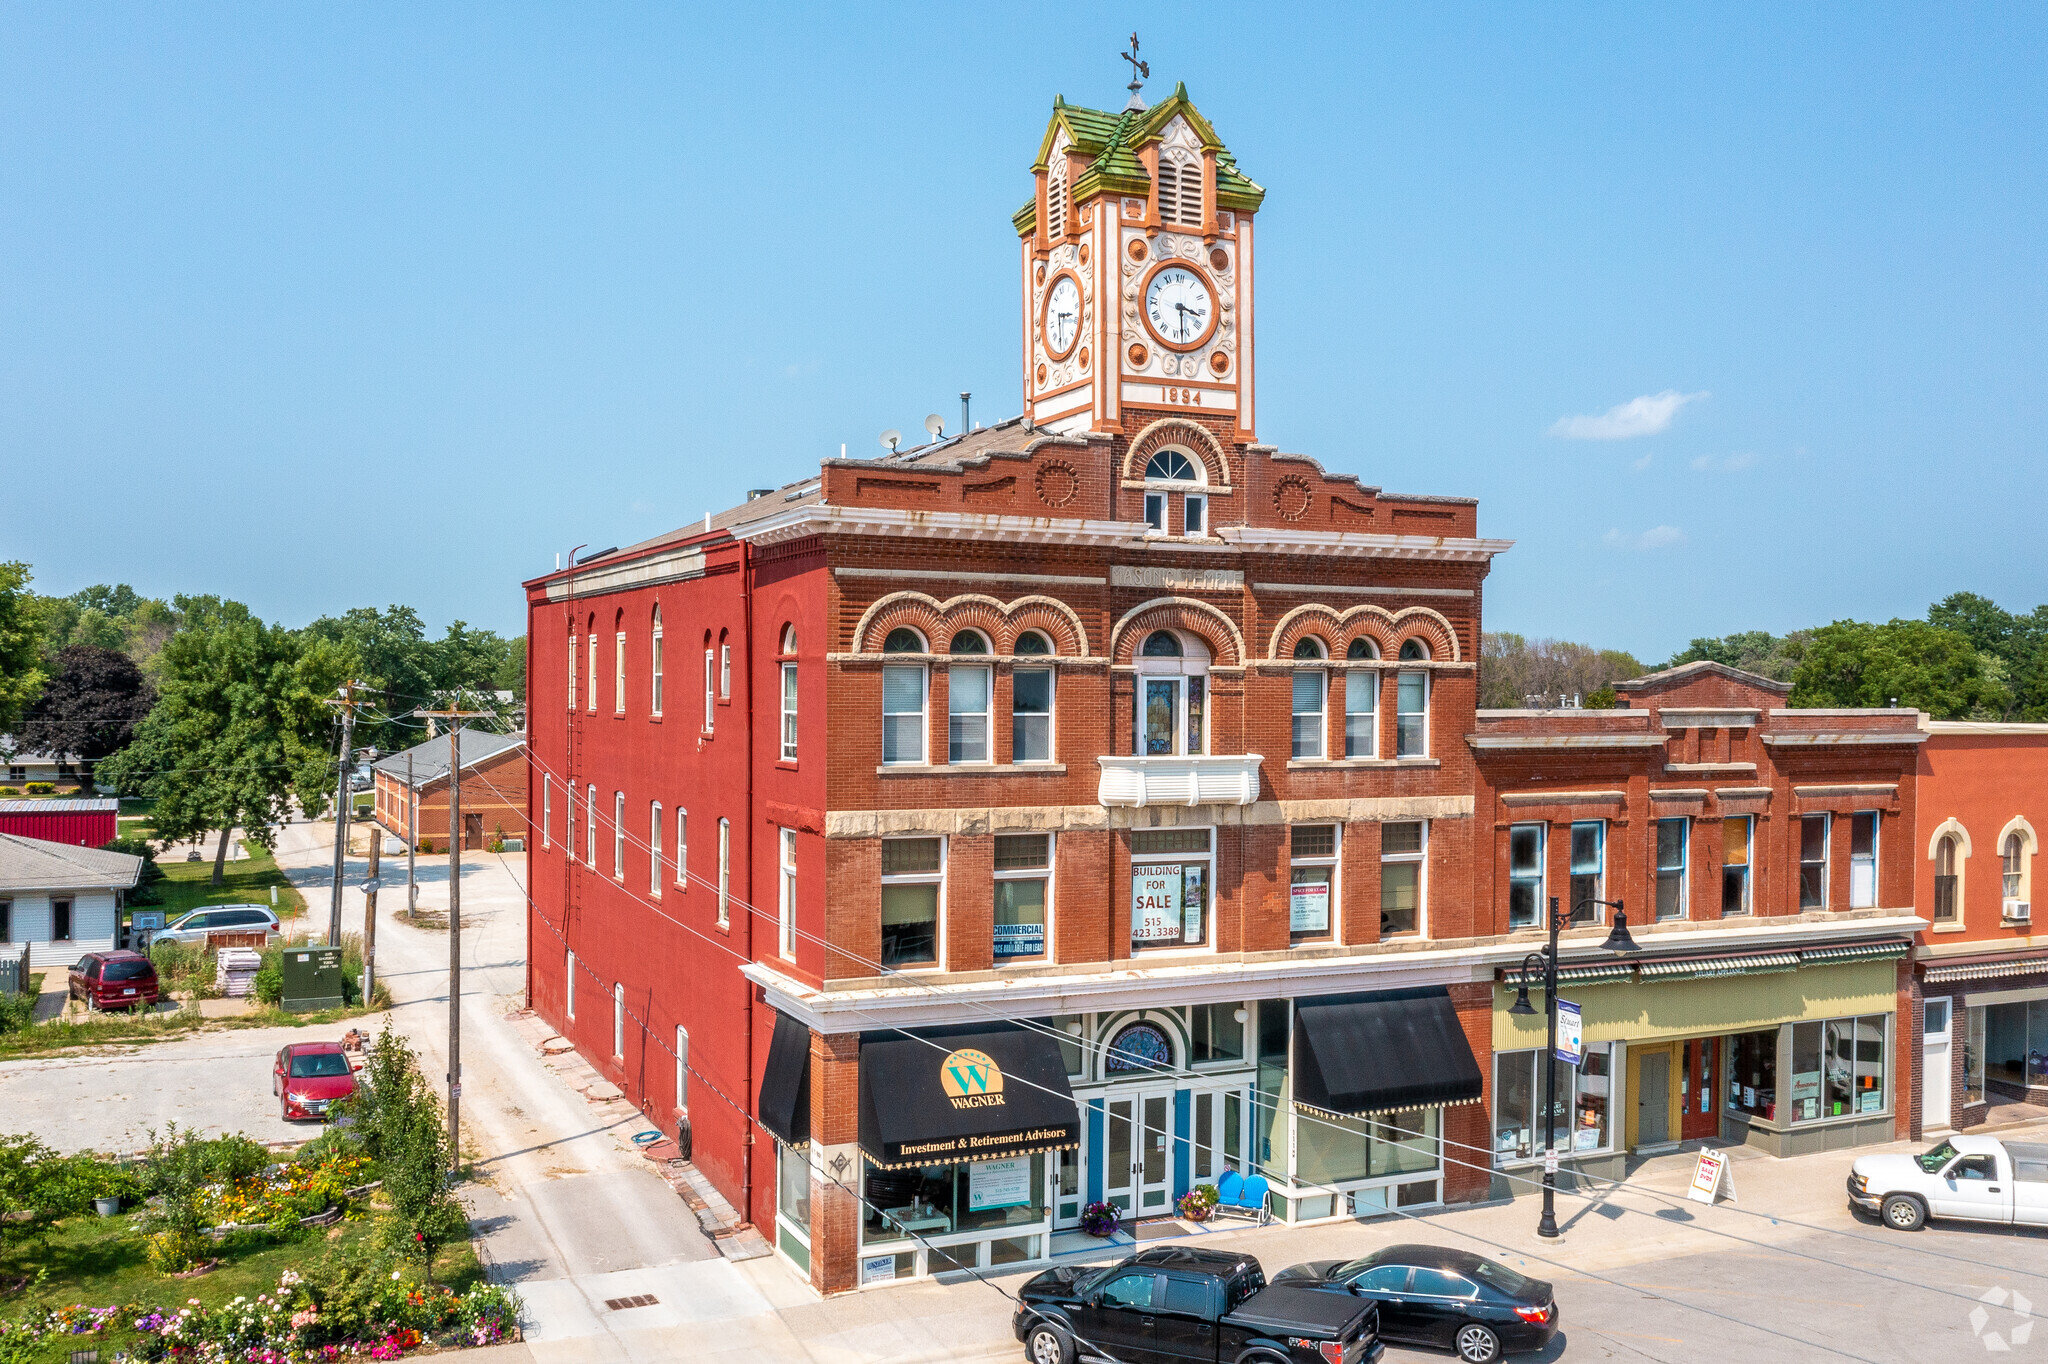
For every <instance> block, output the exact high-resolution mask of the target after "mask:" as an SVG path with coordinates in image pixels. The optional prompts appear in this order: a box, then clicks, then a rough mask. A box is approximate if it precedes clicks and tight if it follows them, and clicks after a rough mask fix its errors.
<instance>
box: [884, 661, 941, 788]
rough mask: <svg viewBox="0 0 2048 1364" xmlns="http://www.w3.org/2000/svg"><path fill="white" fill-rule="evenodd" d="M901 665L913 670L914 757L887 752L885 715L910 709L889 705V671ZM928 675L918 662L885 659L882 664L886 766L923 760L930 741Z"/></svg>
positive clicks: (930, 703) (907, 765)
mask: <svg viewBox="0 0 2048 1364" xmlns="http://www.w3.org/2000/svg"><path fill="white" fill-rule="evenodd" d="M898 669H901V670H903V671H906V672H915V673H916V674H917V689H918V702H917V710H916V711H915V712H914V713H915V714H916V716H917V737H918V743H917V756H916V757H914V758H905V757H901V756H898V757H894V758H891V757H890V756H889V718H890V717H891V716H898V715H910V714H913V712H911V711H907V710H898V711H892V710H890V709H889V674H890V672H892V671H894V670H898ZM931 712H932V679H931V670H930V669H929V668H927V667H926V666H925V665H924V664H922V663H889V664H884V665H883V667H882V762H883V763H884V764H885V765H887V766H890V767H919V766H922V765H923V764H924V762H925V759H926V756H927V753H928V751H929V749H930V747H931V742H932V716H931Z"/></svg>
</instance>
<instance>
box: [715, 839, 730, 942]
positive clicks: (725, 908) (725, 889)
mask: <svg viewBox="0 0 2048 1364" xmlns="http://www.w3.org/2000/svg"><path fill="white" fill-rule="evenodd" d="M718 926H719V927H720V928H730V927H732V821H731V820H729V819H721V820H719V821H718Z"/></svg>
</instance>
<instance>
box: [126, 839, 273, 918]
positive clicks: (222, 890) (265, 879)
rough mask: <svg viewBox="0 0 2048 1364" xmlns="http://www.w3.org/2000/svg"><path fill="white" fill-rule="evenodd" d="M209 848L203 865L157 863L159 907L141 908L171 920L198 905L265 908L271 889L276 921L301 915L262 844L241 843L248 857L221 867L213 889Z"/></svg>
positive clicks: (211, 859) (210, 847)
mask: <svg viewBox="0 0 2048 1364" xmlns="http://www.w3.org/2000/svg"><path fill="white" fill-rule="evenodd" d="M123 832H124V833H129V834H131V835H139V836H141V837H150V836H152V835H153V833H154V831H153V830H147V831H145V830H143V829H141V828H139V827H138V829H136V830H124V831H123ZM215 837H216V838H218V837H219V835H217V834H216V835H215ZM212 846H213V844H212V840H209V841H208V843H207V848H208V853H207V857H206V860H205V861H203V862H165V863H159V864H158V865H160V866H161V867H162V868H163V871H164V879H163V880H161V881H159V882H157V884H156V892H157V895H158V897H159V903H157V904H155V905H146V906H144V908H146V909H162V910H164V911H165V912H166V913H167V914H169V916H170V917H171V918H173V919H175V918H177V917H178V916H179V915H180V914H183V913H184V912H185V911H187V910H191V909H197V908H199V907H200V906H201V905H230V904H247V905H262V906H264V907H265V908H268V907H269V905H270V890H271V887H273V886H275V887H276V888H277V917H278V918H280V919H294V918H298V917H300V916H302V915H303V914H305V912H306V897H305V896H303V895H301V894H299V892H298V891H297V890H296V889H294V888H293V886H292V884H291V882H290V881H288V880H286V879H285V874H284V873H283V872H282V871H280V870H279V869H278V865H277V859H276V858H274V857H272V856H271V855H270V852H269V850H268V849H266V848H265V847H264V846H263V845H262V844H260V843H257V842H255V841H254V840H245V841H244V842H243V844H242V846H243V847H245V848H247V849H248V851H249V855H248V856H247V857H246V858H243V859H242V860H240V861H231V862H228V863H227V864H226V865H224V866H223V867H222V868H221V883H220V884H219V885H217V886H216V885H215V884H213V856H212V852H211V849H212Z"/></svg>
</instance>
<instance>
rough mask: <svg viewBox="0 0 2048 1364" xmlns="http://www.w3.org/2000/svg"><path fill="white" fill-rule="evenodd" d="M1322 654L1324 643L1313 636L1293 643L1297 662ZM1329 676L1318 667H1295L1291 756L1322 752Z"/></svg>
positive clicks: (1308, 755) (1327, 720)
mask: <svg viewBox="0 0 2048 1364" xmlns="http://www.w3.org/2000/svg"><path fill="white" fill-rule="evenodd" d="M1323 656H1324V655H1323V646H1322V645H1321V643H1319V642H1318V641H1316V640H1314V639H1304V640H1302V641H1301V642H1299V643H1298V644H1296V645H1295V646H1294V657H1295V661H1296V663H1297V664H1299V663H1301V662H1302V661H1304V660H1310V659H1321V658H1322V657H1323ZM1329 677H1330V675H1329V674H1328V673H1326V672H1324V671H1323V670H1322V669H1320V668H1304V667H1299V666H1297V667H1296V668H1295V670H1294V756H1295V757H1297V758H1320V757H1322V756H1323V743H1324V735H1325V734H1327V733H1328V732H1329V718H1328V714H1327V712H1326V711H1325V709H1324V702H1325V698H1326V697H1327V696H1328V694H1329V686H1328V683H1329Z"/></svg>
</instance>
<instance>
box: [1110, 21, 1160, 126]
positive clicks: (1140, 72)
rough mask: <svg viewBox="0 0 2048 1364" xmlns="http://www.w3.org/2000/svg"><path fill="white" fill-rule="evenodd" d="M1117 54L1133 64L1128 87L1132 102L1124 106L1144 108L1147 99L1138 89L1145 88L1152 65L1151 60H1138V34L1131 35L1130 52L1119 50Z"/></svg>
mask: <svg viewBox="0 0 2048 1364" xmlns="http://www.w3.org/2000/svg"><path fill="white" fill-rule="evenodd" d="M1117 55H1118V56H1119V57H1122V58H1123V59H1124V60H1125V61H1127V62H1129V63H1130V64H1131V83H1130V85H1129V86H1127V87H1126V88H1127V89H1128V90H1129V91H1130V92H1131V99H1130V103H1128V104H1126V105H1125V106H1124V107H1125V108H1127V109H1142V108H1144V107H1145V101H1143V100H1141V99H1139V98H1138V91H1139V90H1141V89H1143V88H1144V85H1145V79H1146V77H1148V76H1150V75H1151V74H1152V66H1151V64H1150V63H1149V62H1141V61H1139V60H1138V35H1137V34H1135V33H1133V34H1132V35H1131V50H1130V51H1129V52H1119V53H1118V54H1117Z"/></svg>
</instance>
